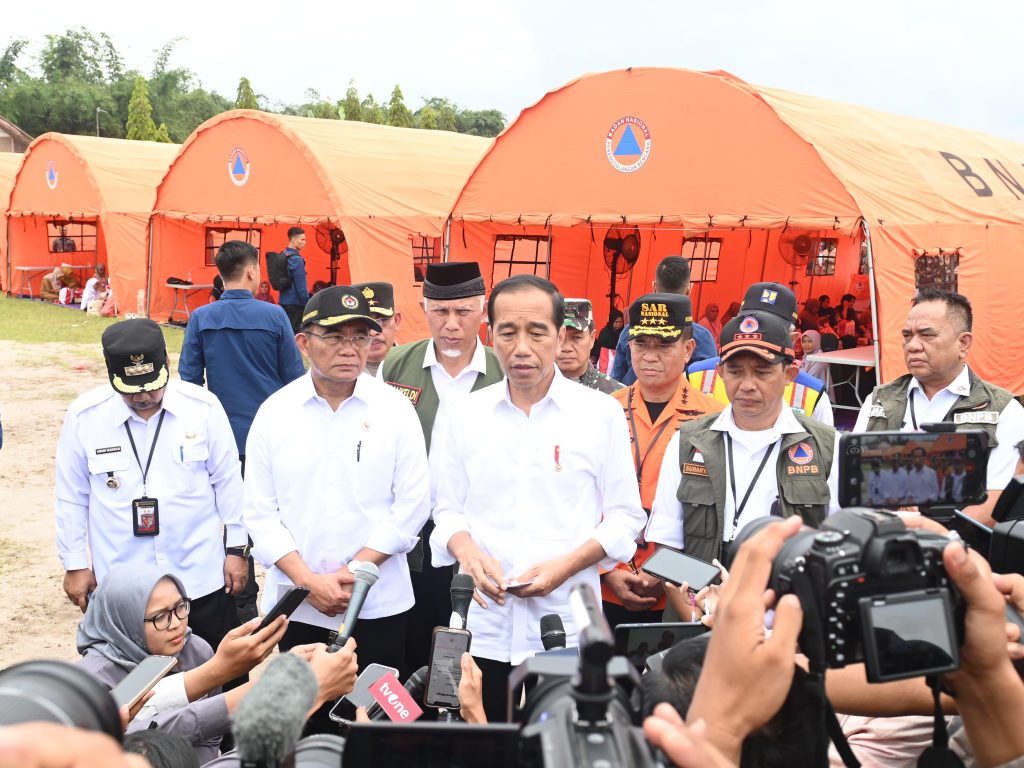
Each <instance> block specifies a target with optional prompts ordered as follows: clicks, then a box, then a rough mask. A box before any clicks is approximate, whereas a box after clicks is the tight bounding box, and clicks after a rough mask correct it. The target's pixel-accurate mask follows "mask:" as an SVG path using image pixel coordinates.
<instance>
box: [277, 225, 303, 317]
mask: <svg viewBox="0 0 1024 768" xmlns="http://www.w3.org/2000/svg"><path fill="white" fill-rule="evenodd" d="M305 247H306V233H305V231H304V230H303V229H302V227H290V228H289V229H288V247H287V248H285V249H284V250H283V251H281V253H283V254H284V255H285V256H287V257H288V262H287V264H288V278H289V279H290V280H291V285H290V286H288V287H287V288H285V289H284V290H282V291H281V293H280V295H279V297H278V303H279V304H280V305H281V307H282V308H283V309H284V311H285V312H286V313H287V314H288V319H289V320H290V321H291V324H292V332H293V333H298V332H299V326H300V325H301V324H302V310H303V309H304V308H305V306H306V302H307V301H309V287H308V286H307V285H306V260H305V259H303V258H302V256H301V254H300V253H299V251H301V250H302V249H303V248H305Z"/></svg>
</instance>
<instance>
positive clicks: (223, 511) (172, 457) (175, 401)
mask: <svg viewBox="0 0 1024 768" xmlns="http://www.w3.org/2000/svg"><path fill="white" fill-rule="evenodd" d="M102 344H103V356H104V358H105V359H106V363H107V373H108V375H109V376H110V384H111V386H110V387H108V386H102V387H98V388H96V389H94V390H92V391H90V392H86V393H85V394H84V395H81V396H80V397H79V398H77V399H76V400H75V401H74V402H73V403H72V404H71V407H70V408H69V409H68V413H67V416H66V417H65V419H64V427H63V428H62V429H61V434H60V441H59V443H58V445H57V489H56V496H57V503H56V518H57V549H58V552H59V553H60V558H61V561H62V562H63V563H64V570H65V571H66V573H65V575H64V591H65V592H66V593H67V596H68V599H69V600H71V602H73V603H75V604H76V605H77V606H78V607H79V608H81V609H82V611H83V613H84V612H85V609H86V606H87V604H88V596H89V594H90V593H91V592H92V591H93V590H94V589H95V588H96V584H97V582H98V581H102V580H103V578H104V576H105V575H106V573H107V571H109V570H110V568H111V567H113V566H114V565H123V564H142V563H145V564H148V565H155V566H157V567H161V568H165V569H167V570H170V571H173V572H174V574H175V575H176V576H177V577H178V578H180V579H181V581H182V583H183V584H184V586H185V589H186V591H187V592H188V597H189V598H191V600H192V606H191V613H190V614H189V625H190V626H191V628H192V631H193V632H195V633H196V634H197V635H199V636H200V637H202V638H203V639H204V640H206V641H207V642H208V643H209V644H210V645H211V646H212V647H214V648H216V647H217V645H218V644H219V643H220V641H221V639H222V638H223V637H224V635H225V634H227V632H229V631H230V630H231V629H233V628H234V627H237V626H238V623H239V622H238V616H237V614H236V612H235V607H234V603H233V602H232V601H231V600H230V599H229V598H228V594H229V593H230V594H238V593H239V592H240V591H241V590H242V587H243V586H244V585H245V582H246V578H247V576H248V564H247V562H246V558H245V557H244V556H241V555H235V554H227V555H226V554H225V547H227V548H228V549H229V550H232V551H239V552H240V551H242V549H243V548H245V546H246V544H247V540H246V535H245V529H244V528H243V526H242V475H241V469H240V467H239V463H238V449H237V447H236V446H235V439H234V436H233V435H232V432H231V424H230V423H229V422H228V417H227V414H226V413H225V412H224V408H223V407H222V406H221V404H220V402H219V401H218V400H217V398H216V397H215V396H214V395H212V394H211V393H209V392H207V391H206V390H205V389H203V388H202V387H197V386H195V385H194V384H189V383H187V382H184V381H178V380H177V379H174V380H169V374H168V368H167V349H166V346H165V344H164V337H163V333H162V332H161V330H160V326H159V325H157V324H156V323H154V322H153V321H152V320H146V319H143V318H138V319H134V320H124V321H122V322H120V323H117V324H115V325H112V326H110V327H109V328H107V329H106V330H105V331H104V332H103V337H102ZM221 524H223V525H224V528H225V531H226V534H227V535H226V543H224V544H222V539H221ZM87 548H88V550H89V551H90V552H91V553H92V559H91V562H90V558H89V554H88V552H87ZM236 548H238V549H236Z"/></svg>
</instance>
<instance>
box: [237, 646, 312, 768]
mask: <svg viewBox="0 0 1024 768" xmlns="http://www.w3.org/2000/svg"><path fill="white" fill-rule="evenodd" d="M319 689H320V686H319V684H318V683H317V680H316V675H314V674H313V669H312V667H310V665H309V664H307V663H306V662H305V661H303V660H302V659H300V658H299V657H298V656H296V655H294V654H291V653H282V654H280V655H279V656H277V657H276V658H275V659H274V660H273V661H272V662H270V664H269V665H268V666H267V669H266V671H265V672H264V673H263V676H262V677H260V679H259V681H258V682H257V683H256V684H255V685H254V686H253V687H252V690H251V691H249V693H248V694H246V696H245V698H243V699H242V701H241V702H240V703H239V705H238V708H237V709H236V710H235V715H234V717H233V718H232V724H231V732H232V734H234V737H235V744H236V745H237V747H238V755H239V757H240V758H241V761H242V763H250V764H253V765H266V766H276V765H278V764H279V763H280V762H281V761H282V760H284V758H286V757H287V756H288V755H290V754H291V753H292V752H294V751H295V744H296V742H297V741H298V740H299V737H300V736H301V735H302V726H303V724H304V723H305V720H306V713H307V712H308V711H309V709H310V707H312V706H313V702H314V701H315V700H316V695H317V692H318V691H319Z"/></svg>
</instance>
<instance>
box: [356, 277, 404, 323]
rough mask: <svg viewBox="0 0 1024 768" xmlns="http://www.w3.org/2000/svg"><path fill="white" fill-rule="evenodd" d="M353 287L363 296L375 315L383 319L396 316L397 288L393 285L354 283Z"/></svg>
mask: <svg viewBox="0 0 1024 768" xmlns="http://www.w3.org/2000/svg"><path fill="white" fill-rule="evenodd" d="M352 287H353V288H355V289H356V290H357V291H359V292H360V293H361V294H363V298H365V299H366V302H367V303H368V304H369V305H370V311H371V312H372V313H373V314H375V315H380V316H381V317H393V316H394V314H395V286H393V285H392V284H391V283H354V284H353V285H352Z"/></svg>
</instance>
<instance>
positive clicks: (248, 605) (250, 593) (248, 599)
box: [224, 456, 260, 624]
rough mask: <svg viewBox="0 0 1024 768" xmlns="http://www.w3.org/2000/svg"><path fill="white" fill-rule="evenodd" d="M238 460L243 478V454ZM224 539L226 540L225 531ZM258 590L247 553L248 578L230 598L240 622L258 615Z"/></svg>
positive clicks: (253, 567)
mask: <svg viewBox="0 0 1024 768" xmlns="http://www.w3.org/2000/svg"><path fill="white" fill-rule="evenodd" d="M238 460H239V461H241V462H242V477H243V478H244V477H245V456H239V457H238ZM224 540H225V542H226V541H227V532H226V531H225V533H224ZM249 546H250V547H252V539H249ZM259 591H260V588H259V585H258V584H257V583H256V562H255V561H254V560H253V559H252V555H249V579H248V580H247V581H246V582H245V586H244V587H243V588H242V591H241V592H239V593H238V594H237V595H232V596H231V599H232V600H234V601H235V610H236V611H238V620H239V622H241V623H242V624H244V623H245V622H247V621H251V620H252V619H255V618H256V617H257V616H259V615H260V612H259V610H258V609H257V607H256V606H257V603H258V601H259Z"/></svg>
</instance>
